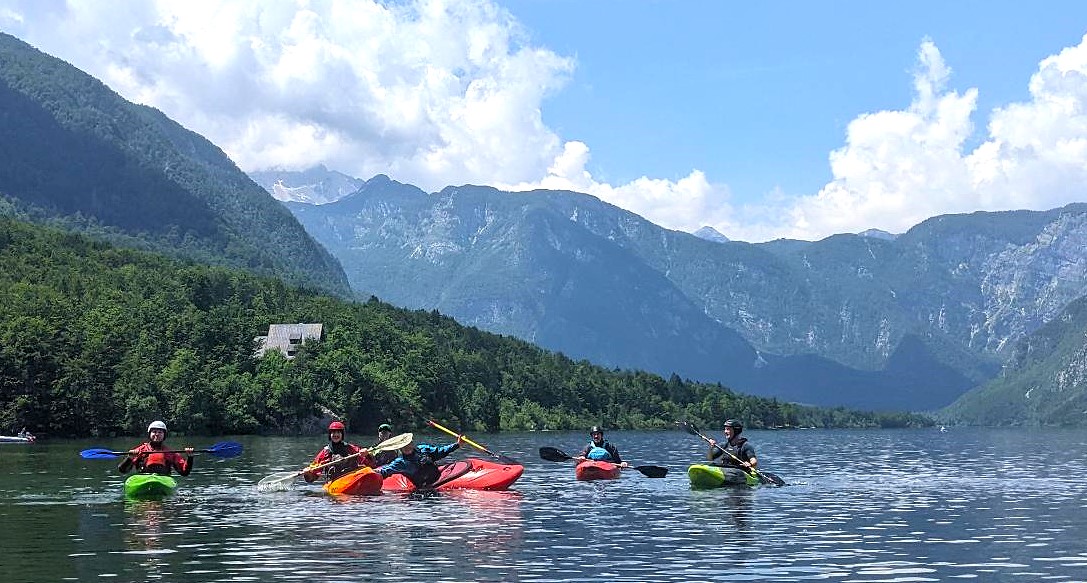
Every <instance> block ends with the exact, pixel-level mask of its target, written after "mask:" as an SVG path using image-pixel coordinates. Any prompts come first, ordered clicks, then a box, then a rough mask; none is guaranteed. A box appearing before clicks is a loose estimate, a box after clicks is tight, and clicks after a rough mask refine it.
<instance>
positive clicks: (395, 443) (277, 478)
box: [257, 433, 414, 492]
mask: <svg viewBox="0 0 1087 583" xmlns="http://www.w3.org/2000/svg"><path fill="white" fill-rule="evenodd" d="M412 439H414V436H413V435H412V434H410V433H401V434H400V435H394V436H392V437H390V438H389V439H386V440H385V441H382V442H381V443H379V444H377V445H374V446H371V447H368V448H365V449H363V450H362V451H360V452H358V453H353V454H351V455H349V456H345V457H342V458H340V459H338V460H336V461H332V462H328V463H326V464H321V465H319V466H313V467H306V468H303V469H301V470H297V471H292V472H280V473H278V474H272V475H271V476H266V477H264V478H262V479H261V481H259V482H257V491H259V492H273V491H275V490H286V489H287V488H289V487H290V485H291V482H294V480H295V478H298V477H300V476H301V475H302V474H304V473H306V472H312V471H315V470H321V469H324V468H327V467H329V466H332V465H336V464H338V463H340V462H342V461H344V460H346V459H351V458H353V457H358V456H360V455H363V454H364V453H367V452H369V453H377V452H381V451H392V450H394V449H400V448H402V447H404V446H406V445H407V444H409V443H411V440H412Z"/></svg>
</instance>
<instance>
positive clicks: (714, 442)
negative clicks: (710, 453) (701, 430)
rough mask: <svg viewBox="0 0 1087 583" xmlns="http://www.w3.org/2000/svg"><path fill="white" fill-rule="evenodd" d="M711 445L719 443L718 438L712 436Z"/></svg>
mask: <svg viewBox="0 0 1087 583" xmlns="http://www.w3.org/2000/svg"><path fill="white" fill-rule="evenodd" d="M710 445H711V446H712V445H717V440H716V439H714V438H712V437H711V438H710Z"/></svg>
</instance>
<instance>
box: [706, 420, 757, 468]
mask: <svg viewBox="0 0 1087 583" xmlns="http://www.w3.org/2000/svg"><path fill="white" fill-rule="evenodd" d="M743 430H744V424H743V423H740V422H739V421H737V420H735V419H729V420H728V421H725V437H726V438H728V441H727V442H726V443H725V444H724V446H723V447H724V448H725V451H721V450H720V449H718V443H717V440H716V439H710V450H709V451H708V452H706V459H708V460H709V461H710V462H711V463H712V464H713V465H715V466H723V467H726V468H742V469H743V470H744V471H746V472H747V473H751V472H752V471H754V470H755V469H756V468H757V467H758V465H759V458H757V457H755V446H753V445H751V444H750V443H748V442H747V438H746V437H740V433H742V432H743ZM729 454H732V455H729Z"/></svg>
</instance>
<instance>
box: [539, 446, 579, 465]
mask: <svg viewBox="0 0 1087 583" xmlns="http://www.w3.org/2000/svg"><path fill="white" fill-rule="evenodd" d="M540 457H541V458H543V459H545V460H547V461H549V462H565V461H567V460H572V459H574V458H573V457H571V456H569V455H566V453H565V452H564V451H562V450H560V449H555V448H553V447H546V446H544V447H541V448H540Z"/></svg>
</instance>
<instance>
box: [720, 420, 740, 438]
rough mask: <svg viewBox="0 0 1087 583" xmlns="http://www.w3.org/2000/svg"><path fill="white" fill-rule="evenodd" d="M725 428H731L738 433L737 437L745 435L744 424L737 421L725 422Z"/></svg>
mask: <svg viewBox="0 0 1087 583" xmlns="http://www.w3.org/2000/svg"><path fill="white" fill-rule="evenodd" d="M725 427H731V428H732V430H733V431H734V432H736V435H739V434H741V433H743V430H744V424H743V423H741V422H739V421H737V420H735V419H729V420H728V421H725Z"/></svg>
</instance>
